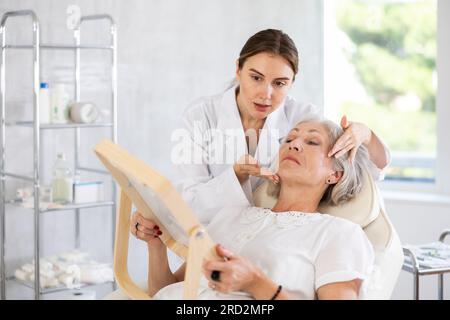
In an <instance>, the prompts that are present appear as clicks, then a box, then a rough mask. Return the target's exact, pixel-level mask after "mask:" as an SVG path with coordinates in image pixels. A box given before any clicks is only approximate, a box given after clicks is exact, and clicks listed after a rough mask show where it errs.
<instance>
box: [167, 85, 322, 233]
mask: <svg viewBox="0 0 450 320" xmlns="http://www.w3.org/2000/svg"><path fill="white" fill-rule="evenodd" d="M235 89H236V88H235V87H232V88H230V89H228V90H226V91H225V92H224V93H222V94H218V95H215V96H211V97H206V98H201V99H199V100H197V101H195V102H193V103H192V104H191V105H190V106H189V107H188V108H187V109H186V110H185V112H184V114H183V116H182V125H181V127H182V128H183V129H184V130H185V132H188V135H189V139H190V141H189V142H190V143H191V146H192V147H193V149H194V150H195V151H197V154H199V153H200V154H202V158H203V160H205V159H211V158H214V156H215V155H218V154H219V155H220V154H221V153H222V154H224V157H226V163H214V161H210V163H207V162H208V161H204V162H203V163H197V164H192V163H179V162H180V161H178V160H177V154H176V152H175V153H174V152H172V160H175V161H174V164H175V170H176V172H177V181H176V182H175V185H176V187H177V189H178V191H179V192H180V193H181V194H182V196H183V198H184V199H185V200H186V201H187V202H188V203H189V205H190V206H191V208H192V209H193V211H194V213H196V214H197V216H198V217H199V219H200V221H201V222H202V223H204V224H207V223H209V221H211V219H212V217H213V216H214V215H215V214H216V213H217V212H219V210H220V209H221V208H223V207H225V206H234V205H236V206H239V205H245V204H247V201H249V202H250V203H253V201H252V192H253V191H254V190H255V189H256V188H257V187H258V186H259V184H260V183H261V182H262V180H261V179H260V178H256V177H250V179H249V180H248V181H247V182H245V183H244V184H243V185H240V183H239V181H238V179H237V177H236V175H235V173H234V170H233V164H234V163H235V162H236V161H237V160H238V159H239V158H240V157H241V156H243V155H245V154H248V153H249V152H248V149H247V142H246V138H245V134H244V129H243V126H242V122H241V118H240V115H239V110H238V106H237V104H236V98H235ZM306 118H308V119H309V118H320V115H319V110H318V108H317V107H315V106H314V105H312V104H303V103H298V102H296V101H295V100H294V99H293V98H292V97H289V96H288V97H286V99H285V101H284V103H283V104H282V105H281V106H280V107H279V108H278V109H277V110H275V111H274V112H272V113H271V114H270V115H269V116H268V117H267V119H266V121H265V124H264V127H263V129H262V131H261V134H260V137H259V141H258V146H257V148H256V151H255V154H254V157H255V159H256V160H257V161H258V162H259V163H260V164H261V165H262V166H264V167H270V168H274V166H275V165H276V163H277V161H276V160H277V155H278V150H279V147H280V143H281V142H282V139H283V138H284V137H285V136H286V134H287V133H288V132H289V130H291V129H292V128H293V127H294V126H295V124H297V123H298V122H299V121H300V120H302V119H306ZM272 129H275V130H276V129H278V131H272ZM208 132H213V134H210V133H208ZM202 135H203V137H204V139H200V140H199V137H200V136H202ZM172 151H173V149H172ZM218 158H219V159H220V158H221V157H218ZM211 162H212V163H211ZM242 191H244V192H242Z"/></svg>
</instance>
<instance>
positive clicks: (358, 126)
mask: <svg viewBox="0 0 450 320" xmlns="http://www.w3.org/2000/svg"><path fill="white" fill-rule="evenodd" d="M341 127H342V129H344V133H343V134H342V135H341V136H340V137H339V139H338V140H337V141H336V143H335V144H334V146H333V148H332V149H331V150H330V152H329V153H328V156H329V157H332V156H333V155H334V156H335V157H336V158H339V157H341V156H343V155H344V154H346V153H347V152H350V155H349V159H350V163H352V162H353V160H354V159H355V156H356V151H358V148H359V147H360V146H361V145H362V144H365V145H368V144H369V142H370V139H371V138H372V131H371V130H370V129H369V128H368V127H367V126H366V125H365V124H363V123H359V122H350V121H347V117H346V116H343V117H342V119H341Z"/></svg>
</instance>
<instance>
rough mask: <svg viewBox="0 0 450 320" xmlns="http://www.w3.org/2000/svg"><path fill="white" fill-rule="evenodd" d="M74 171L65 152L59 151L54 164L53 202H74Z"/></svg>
mask: <svg viewBox="0 0 450 320" xmlns="http://www.w3.org/2000/svg"><path fill="white" fill-rule="evenodd" d="M73 179H74V177H73V172H72V169H71V167H70V166H69V163H68V162H67V160H66V155H65V154H64V153H58V155H57V158H56V161H55V164H54V165H53V179H52V196H53V202H56V203H62V204H66V203H71V202H73Z"/></svg>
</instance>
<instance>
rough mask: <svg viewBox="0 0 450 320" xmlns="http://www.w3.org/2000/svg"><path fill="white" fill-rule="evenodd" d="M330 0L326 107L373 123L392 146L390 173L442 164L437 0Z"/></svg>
mask: <svg viewBox="0 0 450 320" xmlns="http://www.w3.org/2000/svg"><path fill="white" fill-rule="evenodd" d="M324 3H325V4H324V5H325V16H324V21H325V39H324V44H325V61H326V62H325V96H324V100H325V114H326V115H327V116H328V117H330V118H331V119H333V120H335V121H339V119H340V117H341V116H342V115H344V114H345V115H347V116H348V118H349V119H350V121H359V122H363V123H365V124H367V125H368V126H369V127H370V128H371V129H373V131H374V132H376V133H377V134H378V135H379V136H380V137H382V140H383V141H384V142H385V143H386V144H387V145H388V146H389V148H390V150H391V155H392V162H391V165H390V167H389V168H388V170H387V171H386V180H397V181H398V180H402V181H404V180H406V181H415V182H431V183H434V182H435V179H436V168H437V162H436V160H437V150H438V146H437V143H438V139H437V137H438V134H437V112H436V110H437V103H436V99H437V85H438V76H437V70H436V50H437V5H438V4H437V0H402V1H400V0H371V1H367V0H365V1H363V0H333V1H328V0H327V1H324Z"/></svg>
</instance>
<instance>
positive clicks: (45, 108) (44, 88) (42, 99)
mask: <svg viewBox="0 0 450 320" xmlns="http://www.w3.org/2000/svg"><path fill="white" fill-rule="evenodd" d="M39 123H50V92H49V89H48V83H47V82H41V85H40V88H39Z"/></svg>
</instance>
